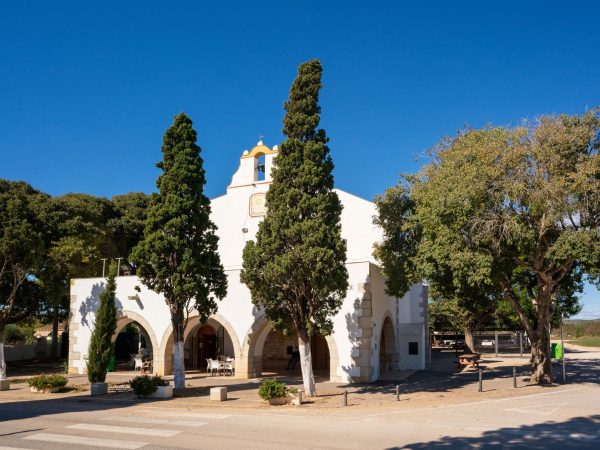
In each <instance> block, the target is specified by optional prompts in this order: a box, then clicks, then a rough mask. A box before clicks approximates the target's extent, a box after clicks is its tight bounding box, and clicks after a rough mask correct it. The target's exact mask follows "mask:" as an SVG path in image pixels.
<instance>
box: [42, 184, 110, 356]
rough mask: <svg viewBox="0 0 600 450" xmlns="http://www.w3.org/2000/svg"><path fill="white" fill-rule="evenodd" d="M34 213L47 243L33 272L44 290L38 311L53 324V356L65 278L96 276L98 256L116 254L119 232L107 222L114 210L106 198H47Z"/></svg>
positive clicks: (65, 305)
mask: <svg viewBox="0 0 600 450" xmlns="http://www.w3.org/2000/svg"><path fill="white" fill-rule="evenodd" d="M38 213H39V216H40V220H41V221H42V222H43V225H44V228H43V231H44V233H43V234H44V239H45V242H46V247H47V253H46V257H45V260H44V266H43V268H42V270H40V271H39V273H38V275H37V279H38V282H39V283H40V284H41V286H42V287H43V290H44V293H45V302H44V304H43V305H44V306H45V308H40V310H39V311H38V315H39V316H40V318H41V319H42V321H44V322H51V323H52V324H53V327H52V347H51V355H52V356H53V357H56V356H57V353H58V347H57V343H58V323H59V321H60V320H64V319H66V318H67V317H68V314H69V280H70V279H71V278H76V277H89V276H98V275H99V274H100V271H101V269H100V268H101V267H102V263H101V258H113V257H115V256H119V255H118V254H117V250H116V244H117V242H119V235H118V234H116V233H114V232H113V230H112V229H111V227H110V226H109V224H110V222H111V221H112V220H115V218H117V217H118V213H117V211H116V208H115V207H114V206H113V204H112V203H111V201H110V200H108V199H105V198H101V197H95V196H92V195H88V194H74V193H71V194H65V195H62V196H59V197H52V198H50V199H48V201H47V202H45V203H44V204H42V205H40V208H39V210H38ZM40 306H42V305H40Z"/></svg>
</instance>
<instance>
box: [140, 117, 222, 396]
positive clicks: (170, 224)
mask: <svg viewBox="0 0 600 450" xmlns="http://www.w3.org/2000/svg"><path fill="white" fill-rule="evenodd" d="M162 154H163V159H162V161H161V162H159V163H158V164H157V167H158V168H159V169H161V170H162V174H160V175H159V177H158V180H157V182H156V186H157V187H158V194H156V195H155V196H153V197H152V199H151V201H150V205H149V208H148V216H147V218H146V223H145V227H144V237H143V239H142V240H141V241H140V242H139V243H138V245H137V246H136V247H135V248H134V249H133V252H132V255H131V260H132V261H133V262H134V263H135V264H136V266H137V274H138V275H139V277H140V279H141V281H142V283H144V284H145V285H146V286H148V287H149V288H150V289H152V290H153V291H155V292H160V293H162V294H163V295H164V296H165V301H166V302H167V305H168V306H169V310H170V313H171V325H172V326H173V339H174V361H173V363H174V364H173V374H174V381H175V383H174V384H175V388H176V389H183V388H185V366H184V354H183V331H184V318H185V315H186V314H187V312H188V311H189V310H190V309H191V308H192V307H193V308H195V309H197V310H198V312H199V314H200V318H201V320H205V319H206V318H207V317H208V316H210V315H211V314H213V313H214V312H216V310H217V304H216V302H215V298H217V299H222V298H223V297H224V296H225V295H226V293H227V278H226V276H225V272H224V270H223V266H222V265H221V260H220V258H219V254H218V249H217V246H218V237H217V235H216V234H215V231H216V228H217V227H216V226H215V224H214V223H213V222H212V221H211V220H210V200H209V199H208V198H207V197H206V196H205V195H204V184H205V183H206V179H205V175H204V169H203V167H202V158H200V147H199V146H198V145H196V131H195V130H194V129H193V127H192V121H191V119H190V118H189V117H187V116H186V115H185V114H183V113H181V114H179V115H177V116H176V117H175V120H174V122H173V125H172V126H171V127H170V128H169V129H167V131H166V133H165V135H164V138H163V146H162Z"/></svg>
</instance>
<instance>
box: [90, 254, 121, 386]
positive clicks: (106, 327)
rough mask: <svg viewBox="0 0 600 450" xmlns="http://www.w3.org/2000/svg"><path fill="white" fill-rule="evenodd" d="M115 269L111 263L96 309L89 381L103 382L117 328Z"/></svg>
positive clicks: (91, 343) (91, 341) (91, 342)
mask: <svg viewBox="0 0 600 450" xmlns="http://www.w3.org/2000/svg"><path fill="white" fill-rule="evenodd" d="M116 271H117V267H116V265H114V264H111V266H110V269H109V275H108V277H107V278H106V287H105V289H104V291H103V292H102V294H100V306H99V307H98V311H96V323H95V325H94V331H92V338H91V340H90V346H89V349H88V363H87V373H88V380H89V382H90V383H104V380H105V379H106V369H107V368H108V364H109V362H110V357H111V355H112V354H113V351H114V347H115V344H114V343H113V342H112V337H113V335H114V334H115V330H116V328H117V307H116V302H115V291H116V288H117V285H116V282H115V273H116Z"/></svg>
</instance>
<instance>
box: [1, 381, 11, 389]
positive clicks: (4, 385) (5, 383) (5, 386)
mask: <svg viewBox="0 0 600 450" xmlns="http://www.w3.org/2000/svg"><path fill="white" fill-rule="evenodd" d="M9 390H10V380H0V391H9Z"/></svg>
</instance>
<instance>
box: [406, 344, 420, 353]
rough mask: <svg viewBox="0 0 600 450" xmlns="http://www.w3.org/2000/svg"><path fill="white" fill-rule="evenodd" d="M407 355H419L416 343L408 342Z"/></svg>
mask: <svg viewBox="0 0 600 450" xmlns="http://www.w3.org/2000/svg"><path fill="white" fill-rule="evenodd" d="M408 354H409V355H418V354H419V343H418V342H409V343H408Z"/></svg>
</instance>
